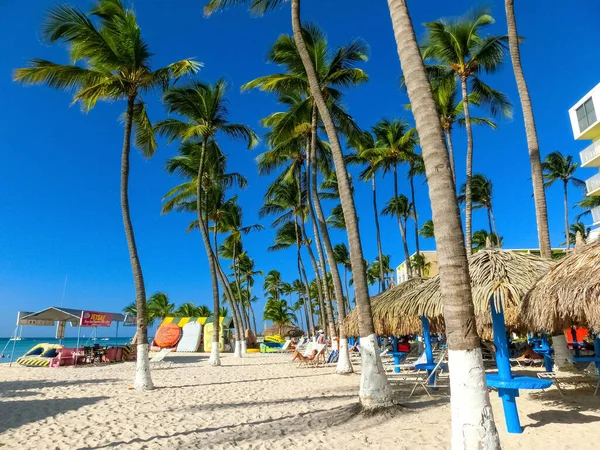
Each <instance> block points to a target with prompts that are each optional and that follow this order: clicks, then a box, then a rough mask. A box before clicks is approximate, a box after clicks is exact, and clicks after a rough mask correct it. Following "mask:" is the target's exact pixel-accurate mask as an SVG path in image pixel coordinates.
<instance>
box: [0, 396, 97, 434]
mask: <svg viewBox="0 0 600 450" xmlns="http://www.w3.org/2000/svg"><path fill="white" fill-rule="evenodd" d="M107 398H108V397H82V398H61V399H55V398H54V399H47V400H15V401H2V402H0V417H1V418H2V420H0V433H3V432H4V431H6V430H9V429H11V428H18V427H20V426H22V425H26V424H28V423H33V422H38V421H40V420H44V419H47V418H48V417H53V416H56V415H58V414H64V413H66V412H69V411H75V410H77V409H79V408H81V407H83V406H87V405H93V404H94V403H97V402H99V401H101V400H104V399H107ZM39 432H43V431H42V430H39Z"/></svg>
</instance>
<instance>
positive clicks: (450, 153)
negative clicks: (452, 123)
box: [444, 130, 456, 185]
mask: <svg viewBox="0 0 600 450" xmlns="http://www.w3.org/2000/svg"><path fill="white" fill-rule="evenodd" d="M444 136H445V137H446V148H447V149H448V158H450V170H452V179H453V180H454V184H455V185H456V171H455V170H454V147H453V146H452V131H451V130H444Z"/></svg>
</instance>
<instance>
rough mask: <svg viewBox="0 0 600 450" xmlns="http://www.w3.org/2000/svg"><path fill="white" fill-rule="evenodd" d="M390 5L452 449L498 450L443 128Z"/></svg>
mask: <svg viewBox="0 0 600 450" xmlns="http://www.w3.org/2000/svg"><path fill="white" fill-rule="evenodd" d="M388 7H389V10H390V16H391V20H392V27H393V30H394V37H395V39H396V45H397V48H398V56H399V59H400V65H401V67H402V71H403V73H404V74H405V83H406V88H407V92H408V97H409V100H410V102H411V104H412V110H413V114H414V117H415V123H416V127H417V131H418V133H419V137H420V145H421V148H422V150H423V160H424V162H425V169H426V175H427V183H428V185H429V198H430V200H431V209H432V213H433V222H434V224H435V240H436V246H437V256H438V261H439V269H440V289H441V292H442V298H443V299H444V318H445V321H446V334H447V336H448V355H449V363H450V364H449V365H450V375H451V376H450V384H451V408H452V412H453V413H452V447H453V448H456V449H458V448H486V449H500V439H499V437H498V432H497V430H496V426H495V424H494V418H493V415H492V409H491V404H490V399H489V393H488V390H487V386H486V380H485V370H484V367H483V360H482V357H481V348H480V342H479V337H478V335H477V330H476V328H475V325H474V324H475V311H474V307H473V300H472V296H471V285H470V277H469V266H468V261H467V251H466V249H465V247H464V245H463V243H464V236H463V232H462V224H461V220H460V210H459V208H458V204H457V202H456V187H455V183H454V177H453V174H452V168H451V165H450V160H449V156H448V151H447V149H446V146H445V143H444V134H443V130H442V126H441V123H440V120H439V117H438V115H437V110H436V105H435V101H434V99H433V95H432V92H431V85H430V84H429V81H428V78H427V72H426V70H425V65H424V63H423V59H422V55H421V52H420V50H419V46H418V44H417V38H416V36H415V31H414V28H413V25H412V20H411V18H410V14H409V11H408V7H407V4H406V0H388ZM467 429H468V430H469V432H468V433H465V432H464V431H465V430H467Z"/></svg>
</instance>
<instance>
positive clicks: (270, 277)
mask: <svg viewBox="0 0 600 450" xmlns="http://www.w3.org/2000/svg"><path fill="white" fill-rule="evenodd" d="M282 284H283V282H282V280H281V272H279V270H275V269H273V270H269V271H268V272H267V274H266V275H265V279H264V283H263V289H264V290H265V292H266V293H268V294H269V295H270V296H271V297H273V298H275V300H279V294H280V293H281V287H282Z"/></svg>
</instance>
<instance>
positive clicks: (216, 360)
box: [208, 341, 221, 367]
mask: <svg viewBox="0 0 600 450" xmlns="http://www.w3.org/2000/svg"><path fill="white" fill-rule="evenodd" d="M208 363H209V364H210V365H211V366H215V367H216V366H220V365H221V358H220V357H219V343H218V342H214V341H213V343H212V346H211V348H210V358H208Z"/></svg>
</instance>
